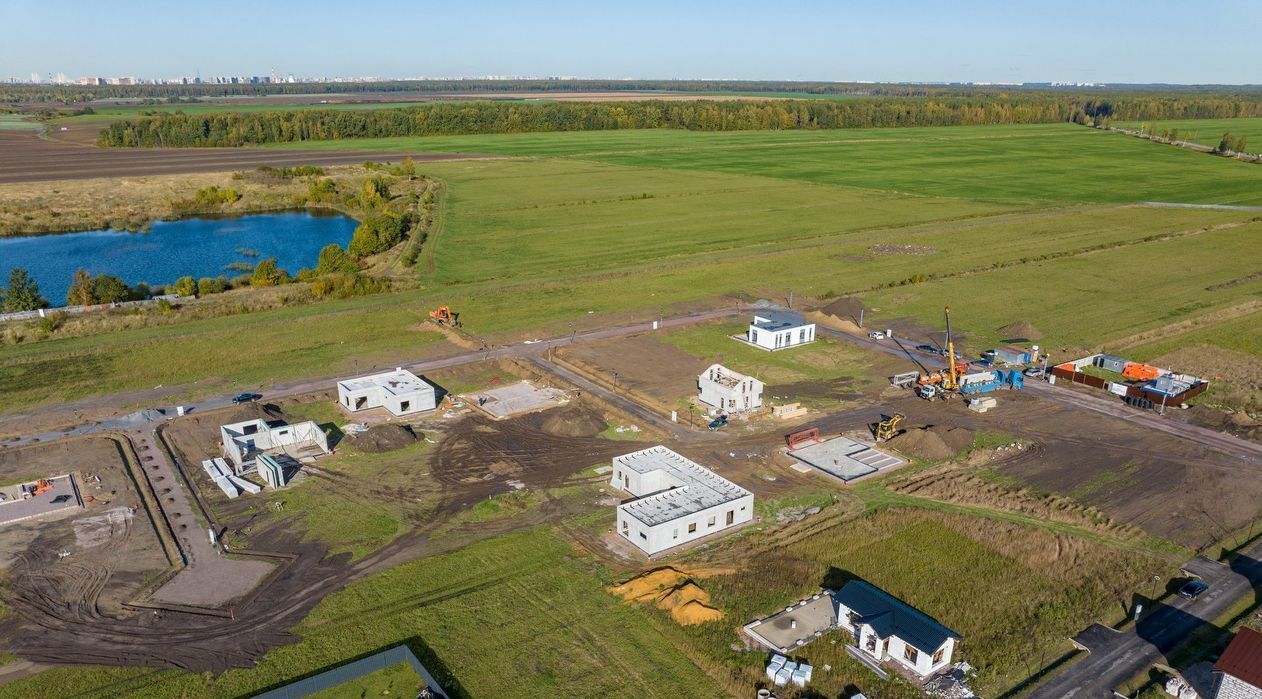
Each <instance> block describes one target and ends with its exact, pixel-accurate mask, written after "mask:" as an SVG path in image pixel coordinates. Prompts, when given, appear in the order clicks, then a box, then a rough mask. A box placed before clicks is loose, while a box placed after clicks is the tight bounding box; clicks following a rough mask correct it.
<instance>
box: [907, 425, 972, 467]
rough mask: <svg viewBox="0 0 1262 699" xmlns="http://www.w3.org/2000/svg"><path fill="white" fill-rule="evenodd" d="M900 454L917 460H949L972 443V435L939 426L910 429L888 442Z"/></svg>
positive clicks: (967, 431)
mask: <svg viewBox="0 0 1262 699" xmlns="http://www.w3.org/2000/svg"><path fill="white" fill-rule="evenodd" d="M889 443H890V445H891V446H893V447H894V448H895V449H897V450H899V451H901V452H902V453H904V454H906V455H908V456H911V457H914V458H917V459H930V460H939V459H949V458H951V457H952V456H955V455H956V454H957V453H959V452H960V451H961V450H962V449H966V448H967V447H969V446H970V445H971V444H972V443H973V433H972V432H970V431H969V430H966V429H964V428H962V427H954V428H946V427H942V426H939V425H929V426H926V427H919V428H915V427H914V428H910V429H908V430H906V431H905V432H903V433H902V434H899V435H897V436H895V437H893V438H891V439H890V441H889Z"/></svg>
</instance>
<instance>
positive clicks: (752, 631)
mask: <svg viewBox="0 0 1262 699" xmlns="http://www.w3.org/2000/svg"><path fill="white" fill-rule="evenodd" d="M835 628H837V603H836V602H834V601H833V597H832V595H830V594H828V593H827V592H820V593H818V594H816V595H813V596H811V597H808V598H806V599H804V600H802V601H800V602H798V603H797V604H795V605H793V606H792V607H788V608H787V609H785V610H784V611H781V612H778V613H776V614H773V615H771V616H769V617H767V618H766V619H760V620H758V621H755V622H752V623H749V624H746V625H745V633H747V634H749V636H750V638H752V639H754V640H755V641H758V642H759V643H761V644H762V645H764V646H766V647H767V648H769V649H771V650H774V651H777V652H779V653H785V654H787V653H790V652H792V651H793V649H795V648H798V647H800V646H804V645H806V644H807V643H810V642H811V641H813V640H815V639H817V638H819V637H820V636H823V635H824V634H826V633H828V632H829V631H832V630H833V629H835Z"/></svg>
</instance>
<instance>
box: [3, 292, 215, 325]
mask: <svg viewBox="0 0 1262 699" xmlns="http://www.w3.org/2000/svg"><path fill="white" fill-rule="evenodd" d="M195 298H197V297H196V296H180V295H179V294H164V295H162V296H154V297H153V298H150V299H144V300H141V301H119V302H118V303H98V304H96V305H93V306H62V307H61V308H41V309H39V310H35V311H18V312H17V313H0V323H4V322H7V321H11V320H33V319H35V318H47V317H48V316H51V315H53V314H54V313H67V314H70V315H77V314H79V313H92V312H93V311H108V310H109V309H111V308H139V307H141V306H149V305H152V304H155V303H158V302H159V301H166V302H167V303H179V302H181V301H189V300H192V299H195Z"/></svg>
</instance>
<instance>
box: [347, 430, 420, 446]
mask: <svg viewBox="0 0 1262 699" xmlns="http://www.w3.org/2000/svg"><path fill="white" fill-rule="evenodd" d="M418 439H420V437H419V436H418V435H417V434H416V433H415V432H413V431H412V428H411V427H408V426H407V425H396V424H393V423H386V424H384V425H373V426H372V427H369V428H368V429H367V430H365V431H363V432H360V433H359V434H357V435H355V436H354V437H351V438H350V442H351V444H354V445H355V447H356V448H357V449H359V450H360V451H366V452H368V453H370V454H379V453H381V452H383V451H394V450H395V449H402V448H403V447H406V446H408V445H409V444H412V443H414V442H416V440H418Z"/></svg>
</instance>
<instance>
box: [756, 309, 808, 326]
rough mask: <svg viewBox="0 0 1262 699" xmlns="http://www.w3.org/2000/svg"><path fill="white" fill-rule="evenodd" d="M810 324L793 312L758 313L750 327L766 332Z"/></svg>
mask: <svg viewBox="0 0 1262 699" xmlns="http://www.w3.org/2000/svg"><path fill="white" fill-rule="evenodd" d="M811 324H812V323H810V322H809V321H807V320H806V319H805V318H803V317H802V316H801V315H800V314H798V313H794V312H793V311H760V312H758V313H756V314H754V320H753V322H752V323H750V325H752V326H754V327H755V328H758V329H759V330H767V331H773V330H785V329H788V328H800V327H802V326H803V325H811Z"/></svg>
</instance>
